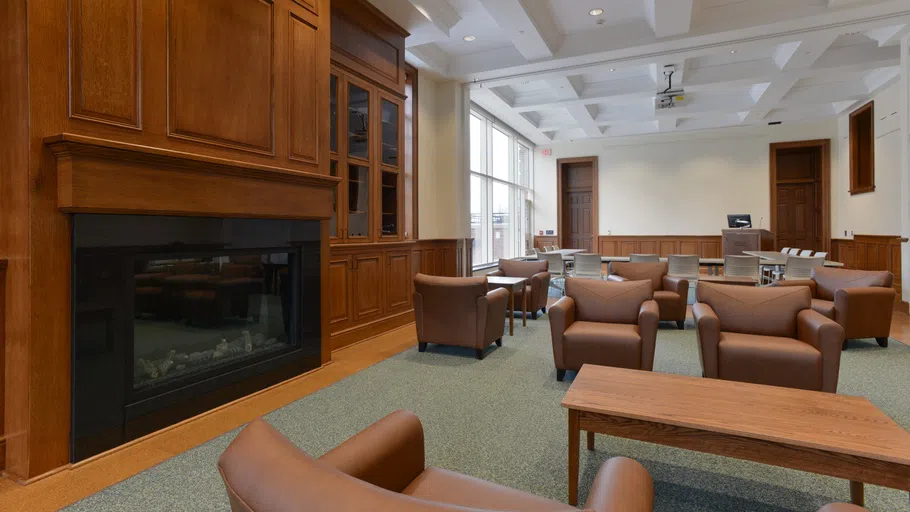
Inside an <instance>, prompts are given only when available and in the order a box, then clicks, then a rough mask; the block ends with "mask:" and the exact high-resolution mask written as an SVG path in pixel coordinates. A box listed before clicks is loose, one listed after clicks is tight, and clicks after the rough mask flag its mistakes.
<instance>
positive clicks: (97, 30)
mask: <svg viewBox="0 0 910 512" xmlns="http://www.w3.org/2000/svg"><path fill="white" fill-rule="evenodd" d="M141 18H142V16H141V11H140V0H72V1H71V2H70V23H69V25H70V26H69V33H70V116H71V117H74V118H78V119H85V120H88V121H95V122H100V123H106V124H112V125H115V126H122V127H126V128H133V129H141V128H142V107H141V104H142V93H141V85H140V84H141V78H140V74H141V71H140V70H141V60H142V58H141V53H142V51H141V38H142V29H141V26H142V25H141Z"/></svg>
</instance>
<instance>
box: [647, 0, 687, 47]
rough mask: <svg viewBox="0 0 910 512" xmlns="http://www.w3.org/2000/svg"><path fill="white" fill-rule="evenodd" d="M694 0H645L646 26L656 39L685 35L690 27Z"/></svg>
mask: <svg viewBox="0 0 910 512" xmlns="http://www.w3.org/2000/svg"><path fill="white" fill-rule="evenodd" d="M693 2H694V0H645V15H646V17H647V19H648V25H650V26H651V30H653V31H654V35H655V36H657V37H658V38H661V37H670V36H678V35H682V34H686V33H688V32H689V30H690V29H691V27H692V4H693Z"/></svg>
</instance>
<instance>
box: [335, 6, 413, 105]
mask: <svg viewBox="0 0 910 512" xmlns="http://www.w3.org/2000/svg"><path fill="white" fill-rule="evenodd" d="M407 36H408V33H407V32H406V31H405V30H404V29H402V28H401V27H400V26H398V25H397V24H396V23H395V22H394V21H392V20H391V19H390V18H388V17H387V16H386V15H385V14H383V13H382V12H381V11H380V10H379V9H376V8H375V7H374V6H373V5H372V4H370V3H369V2H367V1H366V0H334V1H333V2H332V60H333V61H334V62H335V63H336V64H340V65H342V66H344V67H345V68H347V69H348V70H350V71H354V72H356V73H358V74H360V75H362V76H363V77H364V78H366V79H368V80H372V81H374V82H376V83H377V84H379V85H382V86H384V87H386V88H388V89H389V90H392V91H394V92H396V93H398V94H399V95H403V93H404V67H405V61H404V40H405V38H406V37H407Z"/></svg>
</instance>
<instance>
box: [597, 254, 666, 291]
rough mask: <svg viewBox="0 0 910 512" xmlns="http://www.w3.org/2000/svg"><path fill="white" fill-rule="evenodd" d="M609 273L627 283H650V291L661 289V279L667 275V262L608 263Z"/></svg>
mask: <svg viewBox="0 0 910 512" xmlns="http://www.w3.org/2000/svg"><path fill="white" fill-rule="evenodd" d="M609 269H610V273H611V274H616V275H618V276H621V277H624V278H626V279H628V280H629V281H644V280H648V281H651V290H652V291H655V292H656V291H659V290H662V289H663V279H664V276H665V275H667V271H668V267H667V262H665V261H663V262H657V263H632V262H629V263H626V262H621V261H613V262H610V266H609Z"/></svg>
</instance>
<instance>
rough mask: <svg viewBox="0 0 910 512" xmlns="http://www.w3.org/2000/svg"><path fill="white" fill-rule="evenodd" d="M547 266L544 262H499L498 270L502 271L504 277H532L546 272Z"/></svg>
mask: <svg viewBox="0 0 910 512" xmlns="http://www.w3.org/2000/svg"><path fill="white" fill-rule="evenodd" d="M548 267H549V265H548V264H547V261H546V260H543V261H517V260H506V259H501V260H499V270H502V271H503V273H504V274H505V275H506V277H534V274H538V273H540V272H546V271H547V268H548Z"/></svg>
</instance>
